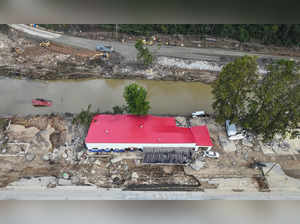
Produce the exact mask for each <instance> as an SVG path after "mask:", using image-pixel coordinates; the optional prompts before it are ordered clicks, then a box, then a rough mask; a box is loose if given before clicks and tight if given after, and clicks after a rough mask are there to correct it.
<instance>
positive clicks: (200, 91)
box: [0, 78, 212, 115]
mask: <svg viewBox="0 0 300 224" xmlns="http://www.w3.org/2000/svg"><path fill="white" fill-rule="evenodd" d="M132 82H134V81H133V80H116V79H97V80H84V81H82V80H81V81H51V82H48V81H32V80H18V79H10V78H3V79H0V113H4V114H20V115H24V114H38V113H51V112H80V110H81V109H82V108H86V107H87V106H88V105H89V104H92V109H93V110H96V109H97V108H99V109H100V111H101V112H104V111H107V110H112V107H113V106H115V105H122V104H124V103H125V102H124V99H123V96H122V94H123V90H124V87H125V86H126V85H128V84H130V83H132ZM135 82H136V83H138V84H139V85H142V86H144V87H145V88H146V89H147V91H148V100H149V101H150V104H151V107H152V108H151V113H154V114H190V113H191V112H192V111H195V110H200V109H202V110H206V111H208V112H211V111H212V108H211V102H212V94H211V87H210V86H209V85H206V84H202V83H194V82H192V83H187V82H172V81H150V80H139V81H135ZM36 97H39V98H45V99H50V100H52V101H53V106H52V107H49V108H34V107H32V105H31V100H32V99H33V98H36Z"/></svg>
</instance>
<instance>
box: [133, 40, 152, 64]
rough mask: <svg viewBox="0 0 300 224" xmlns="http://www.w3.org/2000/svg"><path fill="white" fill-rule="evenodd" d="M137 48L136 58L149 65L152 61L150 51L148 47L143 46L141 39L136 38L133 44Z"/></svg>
mask: <svg viewBox="0 0 300 224" xmlns="http://www.w3.org/2000/svg"><path fill="white" fill-rule="evenodd" d="M135 48H136V49H137V51H138V53H137V59H138V60H140V61H142V62H143V63H144V65H146V66H149V65H151V64H152V63H153V55H152V54H151V53H150V51H149V49H148V48H147V47H146V46H145V44H144V43H143V41H142V40H137V41H136V44H135Z"/></svg>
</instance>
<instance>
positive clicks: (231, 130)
mask: <svg viewBox="0 0 300 224" xmlns="http://www.w3.org/2000/svg"><path fill="white" fill-rule="evenodd" d="M225 126H226V132H227V135H228V137H230V136H233V135H236V134H237V130H236V126H235V124H230V120H226V122H225Z"/></svg>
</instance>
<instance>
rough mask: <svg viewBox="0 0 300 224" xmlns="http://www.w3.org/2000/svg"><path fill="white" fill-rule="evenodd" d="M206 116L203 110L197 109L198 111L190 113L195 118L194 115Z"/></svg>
mask: <svg viewBox="0 0 300 224" xmlns="http://www.w3.org/2000/svg"><path fill="white" fill-rule="evenodd" d="M206 116H208V115H207V114H206V113H205V111H204V110H199V111H195V112H193V113H192V117H193V118H196V117H206Z"/></svg>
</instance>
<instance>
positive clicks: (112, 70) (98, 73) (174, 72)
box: [0, 28, 273, 84]
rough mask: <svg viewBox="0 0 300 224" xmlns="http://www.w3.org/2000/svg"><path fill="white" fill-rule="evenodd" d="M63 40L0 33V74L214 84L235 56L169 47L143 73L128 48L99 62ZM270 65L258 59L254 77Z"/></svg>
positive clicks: (91, 52)
mask: <svg viewBox="0 0 300 224" xmlns="http://www.w3.org/2000/svg"><path fill="white" fill-rule="evenodd" d="M65 38H67V37H65ZM64 41H68V40H66V39H62V40H60V41H56V42H55V41H54V42H55V43H54V42H53V43H52V42H51V44H50V46H49V47H46V48H44V47H40V45H39V39H37V38H33V37H30V38H29V37H28V35H27V36H26V35H25V34H24V33H22V32H19V31H16V30H14V29H11V28H9V29H8V31H7V32H6V33H1V34H0V48H1V52H0V75H2V76H9V77H16V78H20V77H26V78H30V79H40V80H62V79H85V78H106V79H146V80H169V81H185V82H203V83H206V84H210V83H212V82H213V81H214V80H216V78H217V76H218V73H219V72H220V71H221V69H222V67H223V66H224V65H225V64H227V63H229V62H231V61H233V60H234V58H235V57H237V55H239V54H240V53H238V52H236V53H234V52H231V56H229V55H226V52H222V54H221V55H214V53H213V52H214V50H211V54H210V55H207V54H199V53H197V52H196V51H195V52H193V53H192V52H190V50H189V49H188V48H186V49H184V48H182V49H183V51H182V52H181V48H180V47H178V48H174V49H173V48H172V53H170V52H169V53H168V49H167V48H166V49H164V51H163V52H165V53H163V54H160V53H155V55H156V60H155V61H154V63H153V65H152V66H150V67H148V68H145V67H144V66H143V65H142V64H140V63H138V62H137V61H136V50H135V49H134V46H131V45H128V46H125V45H122V44H121V45H120V43H118V47H119V48H120V50H123V51H122V52H114V53H113V54H112V56H111V58H110V59H102V58H99V57H96V56H95V54H96V53H97V52H95V51H94V50H92V49H94V48H93V47H92V46H93V44H90V45H89V47H87V49H83V48H78V47H74V46H73V47H71V46H66V45H63V44H62V43H64ZM58 42H59V43H58ZM119 45H120V46H119ZM156 48H157V46H156V47H152V48H151V51H154V52H155V51H157V49H156ZM128 49H130V50H128ZM127 51H130V52H127ZM121 54H122V55H123V56H122V55H121ZM124 55H126V56H124ZM175 55H180V57H176V56H175ZM127 57H128V58H127ZM196 58H197V59H196ZM272 61H273V59H272V58H271V57H266V56H263V55H262V57H259V59H258V64H259V72H260V73H262V74H264V73H265V72H266V71H265V69H264V67H265V66H266V65H267V64H268V63H271V62H272Z"/></svg>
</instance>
